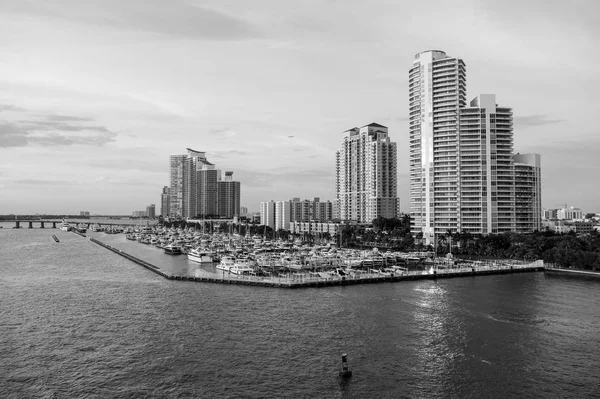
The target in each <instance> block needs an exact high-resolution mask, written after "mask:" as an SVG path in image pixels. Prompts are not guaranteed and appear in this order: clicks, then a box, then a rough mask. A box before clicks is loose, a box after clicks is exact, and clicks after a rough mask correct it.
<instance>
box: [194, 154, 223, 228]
mask: <svg viewBox="0 0 600 399" xmlns="http://www.w3.org/2000/svg"><path fill="white" fill-rule="evenodd" d="M220 180H221V171H220V170H218V169H217V168H216V167H215V165H214V164H212V163H210V162H208V160H206V158H205V159H203V160H202V161H201V162H200V163H199V164H198V165H197V171H196V183H197V189H196V192H197V214H198V215H201V216H202V217H214V216H217V215H218V214H219V209H218V206H219V187H218V184H219V181H220Z"/></svg>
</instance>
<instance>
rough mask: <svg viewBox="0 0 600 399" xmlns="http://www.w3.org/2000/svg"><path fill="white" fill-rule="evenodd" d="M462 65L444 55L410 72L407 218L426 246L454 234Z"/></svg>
mask: <svg viewBox="0 0 600 399" xmlns="http://www.w3.org/2000/svg"><path fill="white" fill-rule="evenodd" d="M466 98H467V76H466V68H465V63H464V62H463V60H461V59H459V58H455V57H449V56H447V55H446V53H444V52H443V51H437V50H432V51H424V52H422V53H419V54H417V55H416V56H415V60H414V62H413V66H412V68H411V69H410V71H409V135H410V137H409V140H410V159H409V161H410V216H411V223H412V226H411V230H412V232H413V233H419V232H422V233H423V238H424V239H425V241H426V242H427V243H430V242H431V241H433V236H434V233H435V232H438V233H439V232H442V233H445V232H446V230H448V229H453V230H456V222H457V197H456V195H457V180H458V179H457V161H458V158H457V157H458V148H457V142H458V140H457V134H458V112H459V109H460V108H461V107H464V106H465V105H466Z"/></svg>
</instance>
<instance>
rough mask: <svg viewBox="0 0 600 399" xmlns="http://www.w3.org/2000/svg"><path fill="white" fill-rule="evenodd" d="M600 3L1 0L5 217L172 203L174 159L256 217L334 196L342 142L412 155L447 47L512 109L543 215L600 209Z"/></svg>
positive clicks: (403, 180) (0, 174)
mask: <svg viewBox="0 0 600 399" xmlns="http://www.w3.org/2000/svg"><path fill="white" fill-rule="evenodd" d="M599 41H600V3H598V2H597V1H595V0H590V1H586V0H581V1H577V0H573V1H569V2H564V1H552V0H545V1H542V0H540V1H538V0H510V1H497V0H494V1H460V0H455V1H452V2H446V1H413V2H408V1H407V2H404V1H386V0H369V1H357V0H344V1H342V0H330V1H326V0H320V1H316V0H302V1H287V0H254V1H246V0H238V1H234V0H218V1H196V0H169V1H164V0H127V1H124V0H44V1H42V0H0V214H9V213H15V214H32V213H54V214H73V213H78V212H79V211H82V210H86V211H90V212H91V213H93V214H131V212H132V211H134V210H143V209H145V207H146V206H147V205H148V204H151V203H154V204H157V207H160V193H161V190H162V187H163V186H168V185H169V156H170V155H173V154H185V153H186V148H188V147H189V148H193V149H195V150H198V151H205V152H206V153H207V158H208V160H209V161H210V162H212V163H215V164H216V165H217V167H218V168H219V169H221V170H232V171H234V175H233V177H234V179H235V180H239V181H240V182H241V186H242V201H241V205H242V206H246V207H248V209H249V210H250V211H257V210H258V207H259V203H260V202H261V201H268V200H286V199H289V198H292V197H301V198H303V199H305V198H312V197H320V198H321V199H322V200H333V198H334V179H335V177H334V173H335V172H334V168H335V151H336V149H337V148H338V146H339V145H340V143H341V138H342V132H344V131H345V130H347V129H349V128H352V127H355V126H359V127H360V126H364V125H366V124H369V123H371V122H377V123H380V124H382V125H385V126H387V127H388V128H389V135H390V138H391V139H392V141H395V142H397V143H398V184H399V186H398V187H399V192H398V195H399V197H400V201H401V208H402V211H408V202H409V201H408V70H409V68H410V67H411V65H412V62H413V59H414V55H415V54H416V53H418V52H421V51H425V50H428V49H439V50H443V51H445V52H446V53H447V54H448V55H451V56H456V57H460V58H462V59H463V60H464V61H465V63H466V65H467V96H468V100H470V99H471V98H473V97H475V96H477V95H478V94H480V93H494V94H496V100H497V102H498V104H499V105H501V106H506V107H511V108H513V113H514V117H515V123H514V144H515V152H521V153H524V152H537V153H540V154H541V156H542V205H543V206H544V207H549V208H552V207H560V206H561V204H565V203H567V204H568V205H573V206H577V207H581V208H582V209H583V211H584V212H600V183H599V182H600V155H599V154H598V152H599V150H600V135H599V134H598V133H599V132H598V129H599V128H598V126H599V125H598V123H596V121H595V117H596V114H597V113H598V112H599V110H600V107H599V105H600V101H599V100H598V99H599V98H600V97H599V96H598V93H600V75H599V74H598V72H597V71H598V65H600V52H599V51H598V47H599V46H598V44H600V43H599Z"/></svg>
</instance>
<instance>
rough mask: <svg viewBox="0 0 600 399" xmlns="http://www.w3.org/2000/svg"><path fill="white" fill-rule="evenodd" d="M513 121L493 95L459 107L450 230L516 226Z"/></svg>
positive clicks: (483, 230) (485, 230)
mask: <svg viewBox="0 0 600 399" xmlns="http://www.w3.org/2000/svg"><path fill="white" fill-rule="evenodd" d="M512 123H513V121H512V110H511V109H510V108H502V107H498V106H497V105H496V96H495V95H493V94H481V95H479V96H478V97H476V98H475V99H473V101H471V103H470V104H469V106H468V107H465V108H462V109H461V110H460V117H459V140H458V148H459V154H460V157H459V162H458V187H457V188H458V193H457V203H458V213H457V221H456V226H455V227H454V226H453V227H452V228H451V231H453V232H454V231H461V232H468V233H472V234H487V233H493V234H498V233H507V232H510V231H515V230H516V226H515V187H514V184H515V176H514V165H513V129H512ZM540 212H541V211H540ZM540 214H541V213H540ZM442 233H443V231H442Z"/></svg>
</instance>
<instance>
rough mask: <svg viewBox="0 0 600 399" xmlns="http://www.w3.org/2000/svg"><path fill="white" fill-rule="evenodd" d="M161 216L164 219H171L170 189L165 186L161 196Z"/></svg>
mask: <svg viewBox="0 0 600 399" xmlns="http://www.w3.org/2000/svg"><path fill="white" fill-rule="evenodd" d="M160 214H161V216H162V217H169V214H170V213H169V187H167V186H164V187H163V189H162V193H161V194H160Z"/></svg>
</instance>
